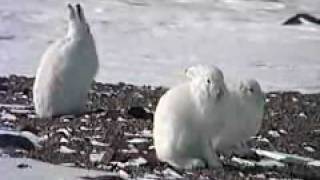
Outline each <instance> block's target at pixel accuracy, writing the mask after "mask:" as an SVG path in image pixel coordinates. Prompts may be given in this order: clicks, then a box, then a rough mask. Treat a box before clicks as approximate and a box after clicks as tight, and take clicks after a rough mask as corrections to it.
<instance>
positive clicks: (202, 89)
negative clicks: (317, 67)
mask: <svg viewBox="0 0 320 180" xmlns="http://www.w3.org/2000/svg"><path fill="white" fill-rule="evenodd" d="M186 75H187V77H189V78H190V80H189V81H188V82H186V83H184V84H181V85H178V86H176V87H174V88H172V89H170V90H168V91H167V92H166V93H165V94H164V95H163V96H162V97H161V98H160V100H159V103H158V105H157V108H156V112H155V115H154V127H153V138H154V145H155V149H156V154H157V157H158V158H159V160H161V161H165V162H168V163H169V164H170V165H172V166H175V167H177V168H182V169H194V168H201V167H204V166H205V165H206V164H207V165H208V166H209V167H219V166H221V163H220V161H219V159H218V157H217V155H216V153H215V146H216V145H215V144H216V143H217V142H216V141H215V138H214V136H215V135H216V134H219V131H220V129H223V125H224V122H223V121H220V119H221V118H220V117H221V116H223V115H222V114H220V109H221V108H224V107H223V102H224V101H223V99H224V96H225V95H226V94H227V92H226V87H225V84H224V77H223V74H222V72H221V71H220V70H219V69H218V68H216V67H211V66H202V65H198V66H194V67H191V68H189V69H187V70H186Z"/></svg>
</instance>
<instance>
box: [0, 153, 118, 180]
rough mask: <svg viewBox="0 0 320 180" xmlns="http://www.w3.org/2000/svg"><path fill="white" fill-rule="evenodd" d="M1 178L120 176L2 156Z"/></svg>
mask: <svg viewBox="0 0 320 180" xmlns="http://www.w3.org/2000/svg"><path fill="white" fill-rule="evenodd" d="M0 164H1V168H0V173H1V179H7V180H9V179H10V180H21V179H24V180H41V179H45V180H80V179H90V178H95V177H101V176H108V177H110V176H119V175H117V174H116V173H111V172H106V171H93V170H87V169H80V168H72V167H65V166H58V165H52V164H48V163H43V162H40V161H36V160H32V159H27V158H0Z"/></svg>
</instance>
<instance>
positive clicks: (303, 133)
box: [0, 75, 320, 180]
mask: <svg viewBox="0 0 320 180" xmlns="http://www.w3.org/2000/svg"><path fill="white" fill-rule="evenodd" d="M32 83H33V79H32V78H27V77H20V76H15V75H12V76H9V77H0V104H13V105H12V106H8V105H0V126H7V127H12V128H15V129H21V130H29V131H32V132H34V133H35V134H37V135H38V136H39V137H41V139H42V141H41V146H42V148H36V149H31V150H28V151H15V152H16V153H15V155H16V156H26V157H31V158H34V159H38V160H41V161H45V162H50V163H54V164H62V165H64V166H76V167H83V168H89V169H98V170H108V171H116V172H118V173H119V174H120V177H119V179H125V178H134V179H136V178H138V177H140V178H142V177H144V178H145V179H169V178H175V179H177V178H181V179H266V178H298V179H316V178H319V177H320V175H319V172H320V170H319V167H317V168H318V169H317V168H316V167H309V166H307V165H305V164H301V163H300V164H299V163H296V162H288V161H286V162H285V167H282V168H276V167H268V168H263V167H247V166H242V165H239V164H237V163H235V162H234V161H232V160H231V159H230V158H223V162H224V168H223V169H217V170H212V169H203V170H195V171H181V170H176V169H174V168H172V167H170V166H169V165H168V164H166V163H161V162H159V161H158V160H157V159H156V156H155V150H154V147H153V144H152V132H151V130H152V114H153V112H154V110H155V107H156V105H157V102H158V100H159V98H160V96H161V95H162V94H163V93H164V92H165V91H166V89H165V88H163V87H151V86H134V85H129V84H125V83H118V84H102V83H95V84H94V85H93V86H92V90H91V91H90V94H89V99H90V100H89V102H88V109H89V110H90V111H88V113H86V114H83V115H79V116H76V117H75V116H72V115H69V116H62V117H56V118H53V119H38V118H37V117H36V116H35V114H34V110H33V106H32ZM266 102H267V103H266V107H265V109H266V111H265V116H264V121H263V126H262V128H261V130H260V132H259V134H258V135H257V137H255V138H252V139H251V140H250V141H249V142H248V144H249V145H250V147H253V148H258V149H263V150H270V151H279V152H283V153H288V154H297V155H300V156H303V157H309V158H314V159H320V151H319V149H320V116H319V113H320V111H319V110H320V94H308V95H307V94H300V93H297V92H270V93H268V94H267V96H266ZM0 140H1V139H0ZM221 158H222V157H221ZM87 179H92V178H87ZM96 179H99V180H100V179H115V178H110V177H97V178H96Z"/></svg>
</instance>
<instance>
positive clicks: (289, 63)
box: [0, 0, 320, 93]
mask: <svg viewBox="0 0 320 180" xmlns="http://www.w3.org/2000/svg"><path fill="white" fill-rule="evenodd" d="M67 2H69V1H60V0H27V1H26V0H14V1H13V0H0V75H9V74H19V75H28V76H34V75H35V72H36V69H37V66H38V64H39V61H40V57H41V55H42V53H43V52H44V50H45V49H46V48H47V47H48V45H49V44H50V43H52V42H53V41H54V40H56V39H57V38H59V37H62V36H64V35H65V34H66V28H67V24H66V22H67V9H66V4H67ZM71 2H76V1H71ZM77 2H81V4H83V5H84V8H85V14H86V16H87V19H88V21H89V23H90V25H91V30H92V33H93V34H94V37H95V40H96V44H97V49H98V55H99V60H100V71H99V73H98V75H97V77H96V80H97V81H102V82H119V81H122V82H127V83H134V84H137V85H142V84H151V85H164V86H170V85H173V84H175V83H176V82H177V81H179V80H180V79H181V78H182V77H180V76H181V75H178V74H181V72H182V71H183V69H184V68H186V67H188V66H190V65H195V64H199V63H205V64H215V65H217V66H218V67H220V68H221V69H222V70H223V71H224V73H225V76H227V78H228V77H241V78H244V77H253V78H256V79H257V80H259V81H260V82H261V85H262V87H263V89H264V90H266V91H272V90H301V91H303V92H307V93H308V92H319V90H320V59H319V57H320V48H319V47H320V34H319V33H320V32H319V30H320V29H319V27H320V26H318V25H316V24H312V23H306V24H302V25H294V26H284V25H282V23H283V22H285V21H286V20H287V19H289V18H290V17H292V16H294V15H296V14H297V13H309V14H312V15H313V16H315V17H318V18H320V14H319V12H320V11H319V10H320V1H318V0H90V1H89V0H87V1H77Z"/></svg>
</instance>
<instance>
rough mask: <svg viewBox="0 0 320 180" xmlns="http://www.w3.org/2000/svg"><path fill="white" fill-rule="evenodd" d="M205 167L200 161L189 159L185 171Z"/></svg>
mask: <svg viewBox="0 0 320 180" xmlns="http://www.w3.org/2000/svg"><path fill="white" fill-rule="evenodd" d="M205 167H206V163H205V162H204V161H203V160H201V159H190V160H189V161H188V162H187V163H186V165H185V169H193V170H194V169H202V168H205Z"/></svg>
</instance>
